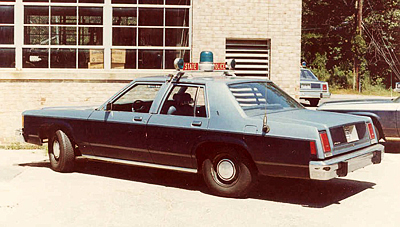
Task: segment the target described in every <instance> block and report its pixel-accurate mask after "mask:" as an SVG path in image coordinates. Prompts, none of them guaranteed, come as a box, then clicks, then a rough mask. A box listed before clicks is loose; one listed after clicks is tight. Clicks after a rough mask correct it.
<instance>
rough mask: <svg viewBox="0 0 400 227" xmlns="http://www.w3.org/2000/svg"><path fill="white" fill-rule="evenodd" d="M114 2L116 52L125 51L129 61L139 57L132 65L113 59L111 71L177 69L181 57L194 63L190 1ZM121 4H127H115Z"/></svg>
mask: <svg viewBox="0 0 400 227" xmlns="http://www.w3.org/2000/svg"><path fill="white" fill-rule="evenodd" d="M111 3H112V4H113V5H112V7H113V10H112V11H113V21H112V45H113V47H112V49H113V50H118V53H121V52H123V51H125V55H124V56H125V57H126V58H128V57H135V59H134V62H133V61H132V59H129V61H130V62H131V63H130V64H129V65H128V63H127V62H128V59H125V61H122V60H121V59H120V58H119V57H118V58H116V57H111V68H116V69H121V68H133V67H136V69H173V68H174V66H173V61H174V59H175V58H177V57H180V58H184V59H185V60H186V61H190V35H189V30H190V15H189V14H190V5H191V1H190V0H180V1H177V0H172V1H171V0H165V1H164V0H138V1H132V0H112V1H111ZM121 3H122V4H125V5H123V6H122V5H114V4H121ZM133 4H134V5H133ZM149 5H151V6H149ZM174 5H176V7H174ZM166 6H168V7H166ZM129 52H130V53H129ZM114 55H115V54H114ZM121 56H122V55H121ZM116 59H119V62H115V60H116ZM124 64H125V65H124Z"/></svg>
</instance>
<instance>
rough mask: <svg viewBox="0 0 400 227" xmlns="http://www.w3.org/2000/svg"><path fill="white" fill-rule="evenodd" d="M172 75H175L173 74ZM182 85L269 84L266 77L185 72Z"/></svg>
mask: <svg viewBox="0 0 400 227" xmlns="http://www.w3.org/2000/svg"><path fill="white" fill-rule="evenodd" d="M173 75H176V73H174V74H173ZM170 78H171V74H170V75H160V76H149V77H140V78H137V79H135V80H134V82H166V81H167V80H169V79H170ZM179 81H180V82H182V83H225V84H231V83H248V82H271V81H270V80H268V78H266V77H244V76H235V75H234V74H228V75H226V74H225V73H224V72H221V71H217V72H215V71H214V72H185V74H184V75H183V76H182V77H181V79H180V80H179Z"/></svg>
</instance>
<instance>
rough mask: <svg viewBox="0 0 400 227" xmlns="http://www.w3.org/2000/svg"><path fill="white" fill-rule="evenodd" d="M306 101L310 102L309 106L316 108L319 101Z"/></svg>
mask: <svg viewBox="0 0 400 227" xmlns="http://www.w3.org/2000/svg"><path fill="white" fill-rule="evenodd" d="M308 101H309V102H310V106H313V107H316V106H318V103H319V99H308Z"/></svg>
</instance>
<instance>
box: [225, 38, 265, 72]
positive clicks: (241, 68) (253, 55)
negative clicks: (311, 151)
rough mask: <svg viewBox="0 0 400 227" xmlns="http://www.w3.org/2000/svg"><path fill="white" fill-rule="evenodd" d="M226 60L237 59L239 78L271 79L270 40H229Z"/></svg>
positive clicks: (227, 41)
mask: <svg viewBox="0 0 400 227" xmlns="http://www.w3.org/2000/svg"><path fill="white" fill-rule="evenodd" d="M225 51H226V53H225V58H226V60H228V59H235V61H236V69H235V74H236V75H237V76H257V77H267V78H269V77H270V67H269V65H270V40H267V39H265V40H240V39H227V40H226V47H225Z"/></svg>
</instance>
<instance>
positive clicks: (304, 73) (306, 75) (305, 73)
mask: <svg viewBox="0 0 400 227" xmlns="http://www.w3.org/2000/svg"><path fill="white" fill-rule="evenodd" d="M300 78H301V79H303V80H318V78H317V77H316V76H315V75H314V74H313V73H312V72H311V71H310V70H300Z"/></svg>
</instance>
